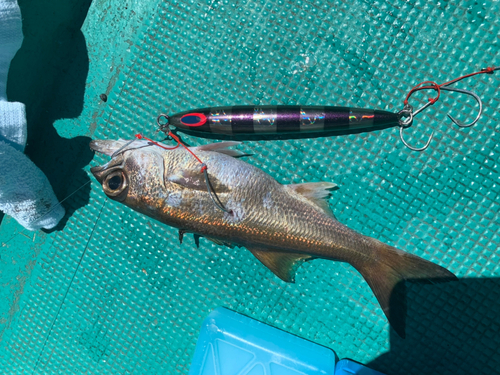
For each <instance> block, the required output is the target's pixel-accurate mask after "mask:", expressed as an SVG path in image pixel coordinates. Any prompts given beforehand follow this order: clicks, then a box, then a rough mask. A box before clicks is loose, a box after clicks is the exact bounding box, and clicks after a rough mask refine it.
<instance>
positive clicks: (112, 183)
mask: <svg viewBox="0 0 500 375" xmlns="http://www.w3.org/2000/svg"><path fill="white" fill-rule="evenodd" d="M122 182H123V179H122V176H120V175H115V176H113V177H111V178H110V179H108V187H109V190H118V188H119V187H120V186H121V184H122Z"/></svg>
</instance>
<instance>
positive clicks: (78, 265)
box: [31, 197, 108, 375]
mask: <svg viewBox="0 0 500 375" xmlns="http://www.w3.org/2000/svg"><path fill="white" fill-rule="evenodd" d="M107 201H108V198H107V197H106V199H105V200H104V202H103V204H102V206H101V209H100V211H99V215H98V216H97V220H96V221H95V224H94V227H93V228H92V232H91V233H90V236H89V239H88V241H87V244H86V245H85V248H84V249H83V252H82V255H81V256H80V259H79V261H78V264H77V265H76V269H75V272H74V273H73V276H72V277H71V280H70V282H69V285H68V288H67V289H66V292H65V293H64V297H63V299H62V301H61V304H60V305H59V308H58V310H57V313H56V316H55V317H54V320H53V321H52V324H51V325H50V328H49V332H48V333H47V336H46V337H45V341H44V342H43V345H42V349H41V350H40V354H39V355H38V358H37V360H36V363H35V367H34V369H33V372H32V373H31V375H33V374H34V373H35V371H36V369H37V367H38V364H39V363H40V358H41V357H42V355H43V352H44V350H45V347H46V345H47V341H48V340H49V337H50V335H51V334H52V330H53V328H54V325H55V323H56V321H57V319H58V318H59V313H60V312H61V309H62V306H63V305H64V302H65V301H66V297H67V296H68V293H69V290H70V288H71V285H72V284H73V280H74V279H75V276H76V273H77V272H78V270H79V269H80V265H81V263H82V260H83V257H84V256H85V253H86V252H87V249H88V247H89V244H90V240H91V239H92V237H93V236H94V232H95V230H96V228H97V223H98V222H99V220H100V218H101V214H102V211H103V209H104V206H105V205H106V202H107Z"/></svg>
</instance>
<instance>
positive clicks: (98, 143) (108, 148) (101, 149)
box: [89, 139, 130, 156]
mask: <svg viewBox="0 0 500 375" xmlns="http://www.w3.org/2000/svg"><path fill="white" fill-rule="evenodd" d="M129 142H130V141H126V140H123V139H119V140H117V141H112V140H103V139H95V140H93V141H91V142H90V144H89V146H90V149H91V150H93V151H96V152H98V153H100V154H104V155H108V156H113V154H114V153H116V152H117V151H118V150H119V149H120V148H122V147H123V146H125V145H126V144H127V143H129Z"/></svg>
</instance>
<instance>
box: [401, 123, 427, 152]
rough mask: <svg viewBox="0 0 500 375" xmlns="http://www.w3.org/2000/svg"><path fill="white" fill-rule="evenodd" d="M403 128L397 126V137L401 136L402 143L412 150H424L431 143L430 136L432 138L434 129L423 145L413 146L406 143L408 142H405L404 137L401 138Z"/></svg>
mask: <svg viewBox="0 0 500 375" xmlns="http://www.w3.org/2000/svg"><path fill="white" fill-rule="evenodd" d="M403 129H404V127H403V126H400V127H399V138H401V141H402V142H403V143H404V145H405V146H406V147H408V148H409V149H410V150H412V151H424V150H425V149H427V147H429V145H430V144H431V141H432V138H434V130H433V131H432V133H431V136H430V137H429V139H428V140H427V143H426V144H425V145H424V146H423V147H413V146H410V145H409V144H408V142H406V141H405V139H404V138H403Z"/></svg>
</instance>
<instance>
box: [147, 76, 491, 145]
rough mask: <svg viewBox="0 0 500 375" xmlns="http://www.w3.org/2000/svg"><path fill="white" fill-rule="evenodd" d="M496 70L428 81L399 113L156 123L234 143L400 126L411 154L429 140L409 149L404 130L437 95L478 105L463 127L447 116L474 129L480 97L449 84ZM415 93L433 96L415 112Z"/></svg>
mask: <svg viewBox="0 0 500 375" xmlns="http://www.w3.org/2000/svg"><path fill="white" fill-rule="evenodd" d="M499 69H500V67H490V68H485V69H482V70H481V71H479V72H475V73H472V74H468V75H465V76H462V77H459V78H456V79H454V80H452V81H449V82H446V83H443V84H440V85H438V84H437V83H435V82H432V81H426V82H423V83H421V84H419V85H417V86H415V87H414V88H413V89H411V90H410V92H409V94H408V95H407V97H406V99H405V101H404V108H403V109H402V110H401V111H399V112H396V113H394V112H389V111H383V110H376V109H364V108H349V107H334V106H299V105H277V106H271V105H264V106H232V107H211V108H202V109H196V110H193V111H185V112H181V113H177V114H174V115H172V116H167V115H165V114H161V115H160V116H158V119H157V122H158V125H159V127H160V130H162V131H163V132H165V133H166V134H169V133H170V126H174V127H175V128H177V129H178V130H181V131H184V132H187V133H190V134H194V135H197V136H201V137H209V138H210V137H213V136H214V135H224V136H229V137H231V138H235V139H238V140H245V139H255V136H263V137H267V138H269V137H272V136H278V137H279V136H282V135H293V134H296V135H299V136H304V137H307V136H308V135H314V134H335V133H353V132H361V131H371V130H380V129H386V128H389V127H394V126H399V127H400V138H401V141H402V142H403V143H404V144H405V146H406V147H408V148H410V149H411V150H413V151H423V150H425V149H426V148H427V147H429V144H430V142H431V140H432V138H433V136H434V132H433V133H432V134H431V135H430V137H429V139H428V140H427V142H426V144H425V145H424V146H423V147H413V146H411V145H410V144H408V142H406V140H405V139H404V137H403V130H404V129H407V128H409V127H410V126H412V124H413V119H414V117H415V116H416V115H417V114H418V113H420V112H422V111H423V110H424V109H426V108H427V107H429V106H430V105H432V104H434V103H435V102H437V101H438V100H439V97H440V94H441V91H442V90H444V91H454V92H458V93H462V94H466V95H470V96H472V97H473V98H474V99H475V100H476V101H477V103H478V104H479V113H478V115H477V116H476V118H475V119H474V120H473V121H472V122H470V123H468V124H463V123H460V122H459V121H458V120H456V119H455V118H453V117H452V116H450V115H448V116H449V117H450V119H451V120H452V121H453V122H454V123H455V124H456V125H458V126H459V127H462V128H465V127H470V126H473V125H474V124H476V123H477V121H478V120H479V118H480V117H481V114H482V110H483V106H482V102H481V98H480V97H479V96H478V95H477V94H475V93H474V92H472V91H469V90H464V89H458V88H453V87H450V85H451V84H453V83H455V82H458V81H460V80H462V79H464V78H467V77H471V76H474V75H476V74H485V73H487V74H492V73H493V72H494V71H495V70H499ZM420 90H435V91H436V92H437V95H436V97H435V98H430V99H429V101H428V102H427V103H426V104H425V105H423V106H422V107H420V108H418V109H417V110H414V109H413V107H412V106H411V105H410V104H409V103H408V99H409V98H410V97H411V96H412V95H413V93H415V92H417V91H420Z"/></svg>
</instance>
